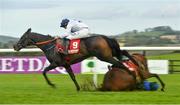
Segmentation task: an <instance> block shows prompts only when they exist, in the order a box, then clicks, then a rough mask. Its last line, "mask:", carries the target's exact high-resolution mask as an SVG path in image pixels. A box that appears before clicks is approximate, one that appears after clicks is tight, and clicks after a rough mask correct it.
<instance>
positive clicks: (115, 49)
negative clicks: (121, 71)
mask: <svg viewBox="0 0 180 105" xmlns="http://www.w3.org/2000/svg"><path fill="white" fill-rule="evenodd" d="M104 39H105V40H106V41H107V43H108V45H109V47H111V49H112V54H113V55H114V56H116V58H117V59H118V60H120V61H121V60H122V53H121V50H120V46H119V44H118V42H117V40H116V39H113V38H108V37H106V36H104Z"/></svg>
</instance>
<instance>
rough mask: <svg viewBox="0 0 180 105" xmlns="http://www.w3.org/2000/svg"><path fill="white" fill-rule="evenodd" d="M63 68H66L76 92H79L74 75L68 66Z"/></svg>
mask: <svg viewBox="0 0 180 105" xmlns="http://www.w3.org/2000/svg"><path fill="white" fill-rule="evenodd" d="M65 68H66V70H67V72H68V74H69V75H70V77H71V79H72V80H73V82H74V84H75V85H76V89H77V91H79V90H80V87H79V84H78V83H77V81H76V78H75V75H74V73H73V71H72V69H71V67H70V65H69V66H66V67H65Z"/></svg>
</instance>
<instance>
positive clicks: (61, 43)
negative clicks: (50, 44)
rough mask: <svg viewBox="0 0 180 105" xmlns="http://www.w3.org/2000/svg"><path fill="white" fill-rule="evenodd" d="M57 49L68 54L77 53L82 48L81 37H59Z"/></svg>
mask: <svg viewBox="0 0 180 105" xmlns="http://www.w3.org/2000/svg"><path fill="white" fill-rule="evenodd" d="M55 46H56V47H55V50H56V52H58V53H61V54H64V55H68V54H76V53H79V49H80V39H72V40H69V39H66V38H63V39H59V38H58V39H57V40H56V45H55Z"/></svg>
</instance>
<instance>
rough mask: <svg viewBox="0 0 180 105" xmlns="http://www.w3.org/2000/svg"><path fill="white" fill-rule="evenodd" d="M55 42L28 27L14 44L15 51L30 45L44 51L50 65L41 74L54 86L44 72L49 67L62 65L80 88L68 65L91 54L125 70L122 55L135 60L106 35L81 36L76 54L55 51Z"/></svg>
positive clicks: (78, 88) (51, 38)
mask: <svg viewBox="0 0 180 105" xmlns="http://www.w3.org/2000/svg"><path fill="white" fill-rule="evenodd" d="M61 40H62V39H61ZM55 44H56V38H54V37H51V36H49V35H42V34H39V33H34V32H31V29H28V30H27V31H26V32H25V33H24V34H23V35H22V37H21V38H20V40H19V41H18V42H17V44H15V45H14V49H15V50H16V51H19V50H20V49H22V48H25V47H27V46H30V45H35V46H37V47H38V48H40V49H41V50H42V51H43V52H44V54H45V56H46V58H47V59H48V60H49V62H50V65H49V66H48V67H46V68H45V69H44V71H43V76H44V77H45V80H46V81H47V83H48V84H49V85H50V86H52V87H55V85H54V84H53V83H51V81H50V80H49V79H48V77H47V75H46V73H47V72H48V71H49V70H51V69H54V68H56V67H59V66H63V67H65V69H66V70H67V72H68V74H69V75H70V77H71V79H72V80H73V82H74V84H75V86H76V89H77V90H80V87H79V84H78V83H77V81H76V79H75V76H74V73H73V71H72V69H71V66H70V65H71V64H74V63H77V62H80V61H82V60H84V59H86V58H88V57H91V56H95V57H97V58H98V59H100V60H102V61H105V62H109V63H111V64H113V65H116V66H117V67H120V68H123V69H124V70H127V71H128V69H127V68H126V67H125V66H124V65H123V64H122V63H120V62H119V61H121V58H122V55H124V56H127V57H128V58H129V59H131V60H132V61H134V62H135V60H134V59H133V58H132V57H131V56H130V55H129V53H127V52H126V51H123V50H120V47H119V44H118V43H117V41H116V40H115V39H111V38H108V37H106V36H92V37H87V38H81V43H80V51H79V53H77V54H68V55H63V54H60V53H57V51H56V50H55ZM114 57H116V58H114ZM135 63H136V62H135Z"/></svg>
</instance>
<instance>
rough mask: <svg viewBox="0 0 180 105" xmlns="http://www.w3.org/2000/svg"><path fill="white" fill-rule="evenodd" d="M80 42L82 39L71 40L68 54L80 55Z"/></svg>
mask: <svg viewBox="0 0 180 105" xmlns="http://www.w3.org/2000/svg"><path fill="white" fill-rule="evenodd" d="M80 41H81V40H80V39H72V40H70V43H69V47H68V53H69V54H75V53H79V50H80Z"/></svg>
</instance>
